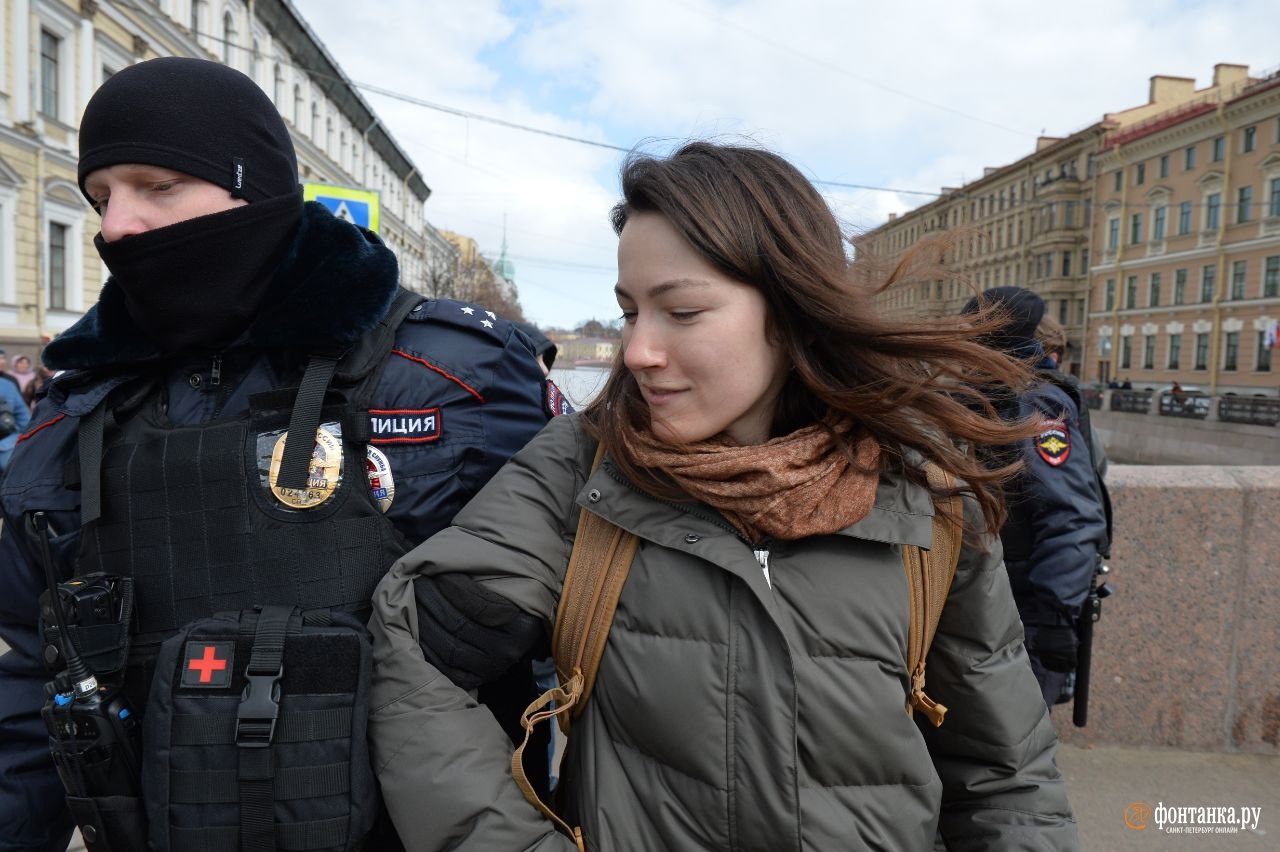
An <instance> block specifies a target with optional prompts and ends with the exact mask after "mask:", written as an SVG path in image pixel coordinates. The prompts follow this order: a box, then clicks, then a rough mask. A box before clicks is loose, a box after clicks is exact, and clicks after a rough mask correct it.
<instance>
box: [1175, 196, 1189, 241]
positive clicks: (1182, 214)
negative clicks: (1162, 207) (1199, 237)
mask: <svg viewBox="0 0 1280 852" xmlns="http://www.w3.org/2000/svg"><path fill="white" fill-rule="evenodd" d="M1178 233H1179V234H1189V233H1191V202H1190V201H1184V202H1182V203H1181V204H1179V205H1178Z"/></svg>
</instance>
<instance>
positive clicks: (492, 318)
mask: <svg viewBox="0 0 1280 852" xmlns="http://www.w3.org/2000/svg"><path fill="white" fill-rule="evenodd" d="M485 313H486V314H488V315H489V319H491V320H496V319H497V318H498V315H497V314H495V313H494V312H493V311H485Z"/></svg>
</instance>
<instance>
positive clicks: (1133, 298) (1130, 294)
mask: <svg viewBox="0 0 1280 852" xmlns="http://www.w3.org/2000/svg"><path fill="white" fill-rule="evenodd" d="M1124 306H1125V308H1126V309H1128V310H1132V309H1134V308H1136V307H1138V276H1136V275H1130V276H1129V277H1128V278H1126V279H1125V280H1124Z"/></svg>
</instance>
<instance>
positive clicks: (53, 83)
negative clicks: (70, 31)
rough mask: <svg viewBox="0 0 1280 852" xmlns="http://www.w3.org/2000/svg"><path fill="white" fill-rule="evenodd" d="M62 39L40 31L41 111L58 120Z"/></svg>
mask: <svg viewBox="0 0 1280 852" xmlns="http://www.w3.org/2000/svg"><path fill="white" fill-rule="evenodd" d="M61 49H62V39H60V38H58V37H57V36H56V35H54V34H53V33H51V32H49V31H48V30H40V111H41V112H42V113H44V114H45V115H47V116H49V117H50V118H58V54H59V53H60V52H61Z"/></svg>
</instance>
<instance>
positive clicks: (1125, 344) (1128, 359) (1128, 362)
mask: <svg viewBox="0 0 1280 852" xmlns="http://www.w3.org/2000/svg"><path fill="white" fill-rule="evenodd" d="M1132 361H1133V338H1132V337H1122V338H1120V369H1122V370H1127V369H1129V368H1130V367H1131V366H1132Z"/></svg>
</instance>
